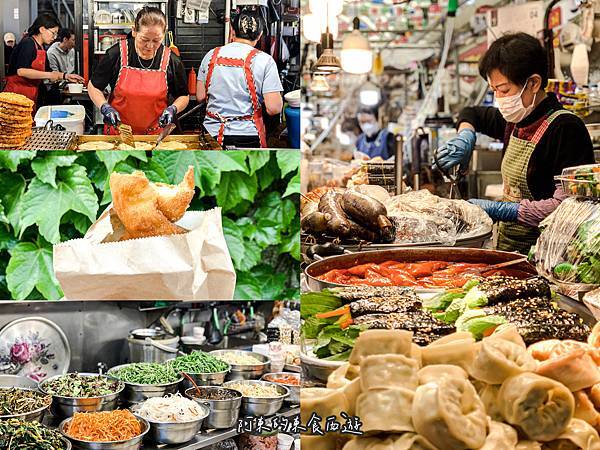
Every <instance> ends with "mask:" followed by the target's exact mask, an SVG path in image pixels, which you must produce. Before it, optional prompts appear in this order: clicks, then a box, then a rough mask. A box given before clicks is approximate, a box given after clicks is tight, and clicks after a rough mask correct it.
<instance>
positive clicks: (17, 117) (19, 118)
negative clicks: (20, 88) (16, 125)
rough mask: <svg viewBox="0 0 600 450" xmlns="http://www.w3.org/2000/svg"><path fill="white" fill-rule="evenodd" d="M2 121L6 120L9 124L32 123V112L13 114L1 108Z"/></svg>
mask: <svg viewBox="0 0 600 450" xmlns="http://www.w3.org/2000/svg"><path fill="white" fill-rule="evenodd" d="M0 120H5V121H7V122H26V121H30V122H31V120H32V117H31V111H25V112H24V113H22V112H20V111H17V112H13V111H11V110H8V109H3V108H0Z"/></svg>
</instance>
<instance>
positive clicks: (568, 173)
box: [554, 164, 600, 198]
mask: <svg viewBox="0 0 600 450" xmlns="http://www.w3.org/2000/svg"><path fill="white" fill-rule="evenodd" d="M554 179H555V180H557V181H560V182H561V184H562V188H563V191H565V193H566V194H567V195H569V196H571V197H586V198H600V164H586V165H583V166H575V167H567V168H566V169H563V171H562V173H561V174H560V175H557V176H555V177H554Z"/></svg>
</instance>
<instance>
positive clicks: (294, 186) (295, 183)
mask: <svg viewBox="0 0 600 450" xmlns="http://www.w3.org/2000/svg"><path fill="white" fill-rule="evenodd" d="M292 194H300V172H298V173H296V175H294V177H293V178H292V179H291V180H290V182H289V183H288V185H287V189H286V190H285V192H284V194H283V197H287V196H288V195H292Z"/></svg>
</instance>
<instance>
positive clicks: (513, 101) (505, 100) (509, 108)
mask: <svg viewBox="0 0 600 450" xmlns="http://www.w3.org/2000/svg"><path fill="white" fill-rule="evenodd" d="M528 81H529V80H527V81H526V82H525V86H523V89H521V92H519V93H518V94H516V95H510V96H508V97H496V101H497V102H498V109H499V110H500V113H501V114H502V117H504V120H506V121H507V122H511V123H519V122H520V121H521V120H523V119H524V118H525V117H527V116H528V115H529V114H531V111H533V109H534V108H535V98H536V96H537V92H536V93H535V95H534V96H533V101H532V102H531V105H529V106H524V105H523V99H521V95H523V92H524V91H525V88H526V87H527V82H528Z"/></svg>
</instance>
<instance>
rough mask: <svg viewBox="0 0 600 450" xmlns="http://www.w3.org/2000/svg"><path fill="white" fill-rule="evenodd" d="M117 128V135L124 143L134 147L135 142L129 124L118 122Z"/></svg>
mask: <svg viewBox="0 0 600 450" xmlns="http://www.w3.org/2000/svg"><path fill="white" fill-rule="evenodd" d="M117 128H118V129H119V137H120V138H121V141H122V142H123V143H124V144H127V145H129V146H130V147H135V142H134V140H133V130H132V129H131V125H125V124H124V123H120V124H119V126H118V127H117Z"/></svg>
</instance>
